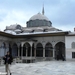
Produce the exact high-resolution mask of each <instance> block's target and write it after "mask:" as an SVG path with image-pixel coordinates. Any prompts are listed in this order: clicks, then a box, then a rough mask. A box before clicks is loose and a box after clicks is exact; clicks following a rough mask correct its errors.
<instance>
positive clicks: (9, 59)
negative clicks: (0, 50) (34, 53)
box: [3, 51, 13, 75]
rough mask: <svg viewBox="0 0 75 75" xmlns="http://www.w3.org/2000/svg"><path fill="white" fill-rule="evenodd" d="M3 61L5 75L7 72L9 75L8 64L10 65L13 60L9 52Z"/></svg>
mask: <svg viewBox="0 0 75 75" xmlns="http://www.w3.org/2000/svg"><path fill="white" fill-rule="evenodd" d="M3 60H4V64H5V70H6V72H7V75H8V72H9V73H10V75H11V71H10V64H11V63H12V61H13V58H12V55H10V52H9V51H8V52H7V54H6V55H5V56H4V57H3Z"/></svg>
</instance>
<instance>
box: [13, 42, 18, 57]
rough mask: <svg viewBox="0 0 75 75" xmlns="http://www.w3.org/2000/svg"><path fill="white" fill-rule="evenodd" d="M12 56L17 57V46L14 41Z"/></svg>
mask: <svg viewBox="0 0 75 75" xmlns="http://www.w3.org/2000/svg"><path fill="white" fill-rule="evenodd" d="M12 56H13V57H17V56H18V46H17V44H15V43H14V44H13V46H12Z"/></svg>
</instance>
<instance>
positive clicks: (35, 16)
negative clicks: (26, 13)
mask: <svg viewBox="0 0 75 75" xmlns="http://www.w3.org/2000/svg"><path fill="white" fill-rule="evenodd" d="M36 19H39V20H46V21H49V19H48V18H47V17H46V16H45V15H42V14H41V13H38V14H36V15H34V16H32V17H31V18H30V20H36Z"/></svg>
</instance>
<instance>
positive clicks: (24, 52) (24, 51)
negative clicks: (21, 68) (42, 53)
mask: <svg viewBox="0 0 75 75" xmlns="http://www.w3.org/2000/svg"><path fill="white" fill-rule="evenodd" d="M23 56H26V44H24V45H23Z"/></svg>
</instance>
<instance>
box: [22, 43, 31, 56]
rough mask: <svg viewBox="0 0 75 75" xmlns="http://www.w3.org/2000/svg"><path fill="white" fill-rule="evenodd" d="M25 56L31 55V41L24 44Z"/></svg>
mask: <svg viewBox="0 0 75 75" xmlns="http://www.w3.org/2000/svg"><path fill="white" fill-rule="evenodd" d="M23 56H31V46H30V44H29V43H25V44H24V45H23Z"/></svg>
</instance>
